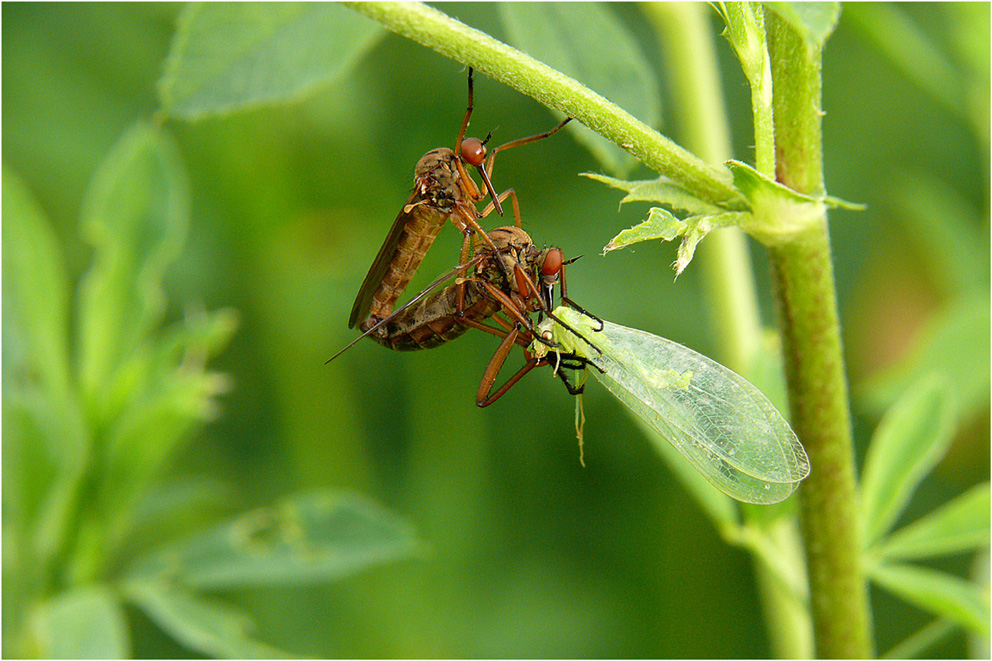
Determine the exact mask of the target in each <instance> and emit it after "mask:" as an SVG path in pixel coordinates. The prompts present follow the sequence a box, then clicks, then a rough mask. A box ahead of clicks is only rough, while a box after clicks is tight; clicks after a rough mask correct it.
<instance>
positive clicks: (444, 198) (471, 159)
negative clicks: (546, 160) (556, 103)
mask: <svg viewBox="0 0 992 661" xmlns="http://www.w3.org/2000/svg"><path fill="white" fill-rule="evenodd" d="M472 103H473V87H472V69H469V70H468V108H467V109H466V111H465V118H464V119H463V120H462V126H461V129H460V130H459V131H458V138H457V139H456V140H455V149H454V150H453V151H452V150H451V149H448V148H447V147H440V148H438V149H434V150H431V151H429V152H427V153H426V154H425V155H424V156H423V158H421V159H420V161H419V162H418V163H417V167H416V169H415V170H414V188H413V192H412V193H411V194H410V199H409V200H407V202H406V204H405V205H403V209H402V210H401V211H400V213H399V215H398V216H397V217H396V220H395V221H393V226H392V228H390V230H389V235H388V236H387V237H386V240H385V242H383V244H382V247H381V248H380V249H379V253H378V254H377V255H376V257H375V261H374V262H372V267H371V268H370V269H369V272H368V274H367V275H366V276H365V280H364V281H363V282H362V287H361V289H359V291H358V296H357V297H356V298H355V303H354V305H353V306H352V308H351V316H350V317H349V319H348V327H349V328H354V327H355V325H356V324H361V328H362V330H367V329H368V328H371V327H372V326H374V325H375V324H376V323H377V322H379V321H380V320H381V319H384V318H385V317H387V316H389V313H390V312H391V311H392V309H393V305H394V304H395V303H396V300H397V299H398V298H399V297H400V296H401V295H402V293H403V291H404V289H406V286H407V284H409V282H410V278H412V277H413V275H414V274H415V273H416V272H417V269H418V268H419V267H420V263H421V262H422V261H423V259H424V255H426V254H427V250H428V249H429V248H430V246H431V244H432V243H433V242H434V239H435V237H437V235H438V233H439V232H440V231H441V228H442V227H443V226H444V224H445V222H446V221H447V220H449V219H450V220H451V222H452V224H454V226H455V227H457V228H458V230H459V231H461V232H462V234H464V236H465V238H464V241H463V243H462V251H461V259H460V260H459V263H460V264H463V265H464V264H466V263H467V262H468V259H469V255H470V253H471V238H472V235H473V234H474V235H476V236H478V237H479V240H480V241H481V242H482V243H483V244H485V245H486V246H487V247H488V248H489V249H490V250H494V249H495V246H494V245H493V243H492V241H490V240H489V237H488V236H487V235H486V233H485V232H484V231H483V230H482V228H481V227H480V226H479V223H478V220H479V219H481V218H484V217H486V216H488V215H489V214H490V213H491V212H492V211H493V210H494V209H495V210H496V212H497V213H498V214H500V215H503V207H502V204H501V203H502V202H503V201H504V200H506V198H507V197H510V198H511V200H512V202H513V213H514V220H515V222H516V225H517V227H519V226H520V207H519V204H518V203H517V196H516V193H515V192H514V191H513V189H512V188H511V189H508V190H506V191H504V192H503V193H501V194H497V193H496V189H495V188H494V187H493V184H492V180H491V175H492V170H493V162H494V161H495V159H496V154H497V153H498V152H500V151H503V150H506V149H510V148H511V147H518V146H520V145H525V144H527V143H530V142H534V141H536V140H541V139H543V138H547V137H549V136H551V135H553V134H554V133H556V132H557V131H558V130H560V129H561V128H562V127H563V126H565V124H567V123H568V122H569V120H568V119H566V120H565V121H563V122H561V123H560V124H558V125H557V126H556V127H554V128H553V129H551V130H550V131H546V132H544V133H540V134H538V135H533V136H530V137H527V138H520V139H518V140H513V141H512V142H508V143H506V144H504V145H500V146H499V147H496V148H495V149H493V150H492V151H491V152H489V153H488V156H487V153H486V143H487V142H488V141H489V138H490V137H491V136H492V134H491V133H490V135H488V136H486V138H485V139H484V140H479V139H478V138H466V137H465V131H466V129H467V128H468V124H469V118H470V117H471V116H472ZM466 163H467V164H469V165H471V166H474V167H475V168H476V169H477V170H478V171H479V175H480V176H481V177H482V181H483V183H484V188H480V187H479V186H478V185H476V183H475V181H473V179H472V178H471V177H470V176H469V174H468V172H467V171H466V169H465V164H466ZM487 196H489V197H491V198H492V199H491V201H490V202H489V204H488V205H487V206H486V207H485V209H484V210H483V211H482V213H479V211H478V209H477V208H476V206H475V203H476V202H481V201H482V200H484V199H485V198H486V197H487Z"/></svg>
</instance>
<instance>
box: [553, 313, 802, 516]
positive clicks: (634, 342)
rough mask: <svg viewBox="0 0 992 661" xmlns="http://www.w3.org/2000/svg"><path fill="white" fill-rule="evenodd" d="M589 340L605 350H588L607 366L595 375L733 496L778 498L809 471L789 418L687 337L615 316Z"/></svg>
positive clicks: (566, 316) (770, 500)
mask: <svg viewBox="0 0 992 661" xmlns="http://www.w3.org/2000/svg"><path fill="white" fill-rule="evenodd" d="M559 311H561V312H560V314H562V315H563V318H564V320H565V321H566V323H569V322H570V321H574V322H575V323H576V324H578V325H579V326H582V325H583V318H582V316H581V315H580V314H579V313H577V312H575V311H571V310H567V309H563V308H558V310H556V312H559ZM573 318H574V319H573ZM585 325H589V324H588V323H586V324H585ZM590 339H591V341H593V342H594V343H595V344H596V346H597V347H599V348H600V349H601V350H602V352H603V353H602V355H595V354H590V355H589V356H588V358H590V359H591V360H592V362H593V363H594V364H595V365H596V366H598V367H599V368H601V369H602V370H603V373H600V372H599V371H598V370H593V374H594V375H595V376H596V377H597V378H598V379H599V380H600V381H602V382H603V385H605V386H606V387H607V389H609V390H610V392H612V393H613V394H614V395H615V396H616V397H617V398H618V399H620V401H622V402H623V403H624V404H626V405H627V406H628V407H629V408H630V409H631V410H632V411H634V412H635V413H636V414H637V415H638V416H639V417H640V418H641V419H643V420H644V421H645V422H646V423H647V424H648V425H649V426H650V427H652V428H653V429H655V430H656V431H657V432H658V433H659V434H660V435H662V436H663V437H664V438H665V439H666V440H668V441H669V442H670V443H671V444H672V445H673V446H674V447H675V448H676V449H677V450H678V451H679V452H680V453H681V454H682V455H683V456H684V457H685V458H686V459H688V460H689V462H690V463H692V465H693V466H695V468H696V469H697V470H698V471H699V472H700V473H702V474H703V475H704V476H705V477H706V478H707V479H708V480H709V481H710V482H711V483H712V484H713V485H714V486H715V487H717V488H718V489H720V490H721V491H723V492H724V493H726V494H727V495H729V496H731V497H733V498H736V499H737V500H741V501H745V502H751V503H762V504H768V503H775V502H779V501H780V500H783V499H785V498H786V497H788V495H789V494H790V493H792V491H794V490H795V488H796V486H797V483H798V482H799V481H800V480H802V479H803V478H805V477H806V476H807V475H808V474H809V459H808V458H807V456H806V451H805V450H804V449H803V447H802V445H801V444H800V443H799V440H798V439H797V438H796V435H795V433H794V432H793V431H792V429H791V428H790V427H789V424H788V423H787V422H786V421H785V419H784V418H782V416H781V414H779V412H778V410H777V409H776V408H775V407H774V405H772V403H771V402H770V401H768V398H767V397H765V396H764V395H763V394H762V393H761V391H759V390H758V389H757V388H756V387H755V386H753V385H752V384H751V383H749V382H748V381H747V380H745V379H744V378H743V377H741V376H739V375H738V374H736V373H734V372H732V371H731V370H729V369H727V368H726V367H724V366H723V365H720V364H719V363H717V362H715V361H713V360H710V359H709V358H707V357H705V356H703V355H701V354H698V353H696V352H695V351H693V350H692V349H689V348H687V347H684V346H682V345H681V344H677V343H675V342H672V341H670V340H666V339H664V338H662V337H658V336H657V335H652V334H650V333H645V332H644V331H639V330H635V329H632V328H626V327H624V326H619V325H617V324H613V323H610V322H604V327H603V331H602V332H601V333H598V332H592V333H591V337H590Z"/></svg>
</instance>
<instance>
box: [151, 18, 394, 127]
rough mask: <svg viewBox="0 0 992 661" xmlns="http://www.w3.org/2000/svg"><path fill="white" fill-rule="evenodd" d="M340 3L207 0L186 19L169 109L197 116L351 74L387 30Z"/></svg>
mask: <svg viewBox="0 0 992 661" xmlns="http://www.w3.org/2000/svg"><path fill="white" fill-rule="evenodd" d="M382 34H383V30H382V29H381V28H380V27H378V26H377V25H376V24H375V23H373V22H372V21H369V20H368V19H366V18H364V17H362V16H359V15H358V14H356V13H354V12H351V11H349V10H348V9H346V8H345V7H342V6H340V5H339V4H337V3H330V2H328V3H323V2H318V3H281V2H277V3H260V4H255V3H202V4H196V5H188V6H187V7H185V8H184V10H183V13H182V15H181V16H180V20H179V27H178V29H177V31H176V36H175V38H174V39H173V42H172V48H171V50H170V52H169V58H168V60H167V62H166V68H165V73H164V75H163V76H162V80H161V81H159V98H160V100H161V103H162V110H163V111H164V112H165V113H166V114H168V115H169V116H172V117H180V118H183V119H189V120H196V119H200V118H202V117H206V116H209V115H212V114H221V113H229V112H232V111H236V110H244V109H248V108H252V107H257V106H260V105H264V104H276V103H288V102H293V101H298V100H300V99H302V98H305V97H306V96H307V95H309V94H311V93H313V92H314V91H315V90H316V89H318V88H319V87H321V86H322V85H326V84H328V83H330V82H332V81H333V80H335V79H337V78H340V77H342V76H344V75H345V74H346V73H348V71H350V70H351V68H352V67H353V66H355V64H357V63H358V61H360V60H361V58H362V57H363V56H364V55H365V53H366V52H367V51H368V50H369V49H370V48H371V47H372V46H373V45H374V44H375V43H376V41H378V39H379V38H380V37H381V36H382Z"/></svg>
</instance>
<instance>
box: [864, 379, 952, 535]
mask: <svg viewBox="0 0 992 661" xmlns="http://www.w3.org/2000/svg"><path fill="white" fill-rule="evenodd" d="M955 422H956V419H955V409H954V403H953V399H952V398H951V396H950V394H949V392H948V389H947V387H946V385H945V384H944V382H943V381H942V380H940V379H938V378H936V377H932V378H927V379H924V380H922V381H920V382H919V383H917V384H916V385H915V386H914V387H913V388H911V389H910V390H909V391H908V392H906V394H905V395H903V397H902V399H900V400H899V401H898V402H897V403H896V404H895V405H894V406H893V407H892V408H891V409H890V410H889V411H888V412H887V413H886V415H885V417H884V418H883V419H882V421H881V422H880V423H879V425H878V428H877V429H876V430H875V434H874V436H873V437H872V439H871V444H870V445H869V446H868V454H867V456H866V457H865V466H864V470H863V471H862V476H861V525H862V542H863V544H864V545H865V548H870V547H871V546H872V545H874V544H875V542H876V541H877V540H878V539H880V538H881V537H882V535H884V534H885V533H886V532H888V531H889V529H890V528H891V527H892V525H893V524H894V523H895V522H896V519H897V518H898V517H899V514H901V513H902V511H903V509H904V508H905V506H906V503H907V502H908V501H909V499H910V497H911V496H912V495H913V491H915V489H916V486H917V485H918V484H919V483H920V481H921V480H922V479H923V478H924V477H926V476H927V475H928V474H929V473H930V471H931V470H933V467H934V466H935V465H936V464H937V462H939V461H940V460H941V458H943V456H944V453H945V452H947V448H948V446H949V445H950V443H951V440H952V435H953V433H954V428H955Z"/></svg>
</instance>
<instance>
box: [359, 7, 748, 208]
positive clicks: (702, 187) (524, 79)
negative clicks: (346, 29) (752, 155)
mask: <svg viewBox="0 0 992 661" xmlns="http://www.w3.org/2000/svg"><path fill="white" fill-rule="evenodd" d="M345 4H347V5H348V6H350V7H351V8H353V9H355V10H356V11H358V12H361V13H362V14H365V15H366V16H368V17H370V18H372V19H374V20H376V21H378V22H379V23H381V24H382V25H384V26H385V27H386V28H388V29H389V30H392V31H393V32H396V33H397V34H400V35H402V36H404V37H407V38H408V39H412V40H413V41H416V42H418V43H420V44H423V45H424V46H427V47H428V48H431V49H433V50H435V51H437V52H438V53H440V54H442V55H444V56H445V57H450V58H452V59H454V60H457V61H459V62H461V63H463V64H465V65H468V66H470V67H473V68H475V69H476V70H478V71H480V72H482V73H484V74H486V75H487V76H489V77H490V78H492V79H494V80H497V81H499V82H501V83H504V84H505V85H508V86H510V87H512V88H514V89H516V90H517V91H519V92H521V93H523V94H526V95H527V96H530V97H532V98H534V99H536V100H537V101H539V102H541V103H543V104H544V105H546V106H548V107H549V108H554V109H556V110H560V111H561V112H563V113H565V114H566V115H568V116H569V117H573V118H575V119H577V120H578V121H579V122H581V123H583V124H585V125H586V126H588V127H589V128H590V129H592V130H593V131H596V132H597V133H599V134H600V135H602V136H604V137H606V138H607V139H609V140H612V141H613V142H615V143H616V144H617V145H620V146H621V147H623V148H624V149H626V150H627V151H629V152H630V153H632V154H633V155H634V156H636V157H637V158H638V159H640V160H641V161H642V162H643V163H644V164H645V165H647V166H648V167H650V168H651V169H653V170H655V171H656V172H658V173H659V174H663V175H665V176H667V177H670V178H671V179H672V180H674V181H676V182H677V183H679V184H680V185H681V186H683V187H684V188H685V189H686V190H688V191H690V192H692V193H693V194H695V195H696V196H697V197H699V198H700V199H702V200H706V201H708V202H712V203H714V204H719V205H721V206H723V207H725V208H727V209H733V210H741V209H744V208H746V206H747V205H746V202H744V200H743V198H742V197H741V196H740V194H739V193H738V192H737V191H736V190H735V189H734V187H733V185H732V183H731V178H730V174H729V172H727V170H726V169H725V168H723V167H720V166H713V165H709V164H707V163H706V162H704V161H703V160H701V159H699V158H698V157H696V156H695V155H693V154H692V153H690V152H688V151H686V150H685V149H683V148H682V147H680V146H678V145H677V144H675V143H674V142H672V141H671V140H669V139H668V138H666V137H665V136H663V135H661V134H660V133H658V132H657V131H655V130H654V129H652V128H651V127H650V126H648V125H647V124H645V123H644V122H641V121H640V120H638V119H636V118H635V117H633V116H632V115H631V114H630V113H628V112H627V111H625V110H623V109H622V108H620V107H619V106H617V105H615V104H613V103H610V102H609V101H607V100H606V99H605V98H603V97H602V96H600V95H599V94H596V93H595V92H593V91H592V90H590V89H589V88H588V87H585V86H584V85H582V84H581V83H579V82H578V81H576V80H574V79H572V78H569V77H568V76H566V75H564V74H562V73H559V72H558V71H555V70H554V69H552V68H550V67H548V66H547V65H545V64H542V63H541V62H538V61H537V60H535V59H534V58H532V57H530V56H529V55H526V54H524V53H522V52H520V51H518V50H516V49H515V48H511V47H510V46H507V45H506V44H504V43H502V42H500V41H497V40H496V39H493V38H492V37H490V36H489V35H487V34H485V33H483V32H480V31H478V30H475V29H473V28H470V27H468V26H467V25H465V24H464V23H461V22H459V21H456V20H454V19H453V18H451V17H449V16H447V15H445V14H443V13H441V12H439V11H438V10H436V9H434V8H432V7H428V6H426V5H422V4H419V3H406V2H399V3H394V2H348V3H345Z"/></svg>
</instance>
